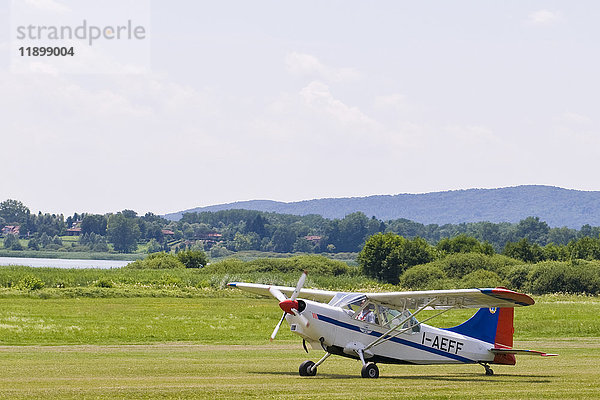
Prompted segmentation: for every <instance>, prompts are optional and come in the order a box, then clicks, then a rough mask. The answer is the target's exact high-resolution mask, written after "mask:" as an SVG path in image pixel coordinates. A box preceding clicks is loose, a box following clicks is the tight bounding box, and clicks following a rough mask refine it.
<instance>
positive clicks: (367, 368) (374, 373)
mask: <svg viewBox="0 0 600 400" xmlns="http://www.w3.org/2000/svg"><path fill="white" fill-rule="evenodd" d="M360 375H361V376H362V377H363V378H371V379H375V378H379V368H377V365H375V363H372V362H370V363H367V364H366V365H364V366H363V367H362V370H361V371H360Z"/></svg>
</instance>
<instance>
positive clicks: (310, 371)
mask: <svg viewBox="0 0 600 400" xmlns="http://www.w3.org/2000/svg"><path fill="white" fill-rule="evenodd" d="M330 355H331V353H325V355H324V356H323V358H321V359H320V360H319V361H317V362H316V363H314V362H312V361H310V360H306V361H304V362H303V363H302V364H300V368H299V372H300V376H315V375H316V374H317V367H318V366H319V365H321V364H323V362H324V361H325V360H327V358H328V357H329V356H330Z"/></svg>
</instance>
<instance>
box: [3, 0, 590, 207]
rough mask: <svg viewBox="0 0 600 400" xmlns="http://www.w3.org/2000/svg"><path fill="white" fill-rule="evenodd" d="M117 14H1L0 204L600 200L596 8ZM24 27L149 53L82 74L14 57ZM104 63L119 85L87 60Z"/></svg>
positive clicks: (86, 51)
mask: <svg viewBox="0 0 600 400" xmlns="http://www.w3.org/2000/svg"><path fill="white" fill-rule="evenodd" d="M125 3H127V2H126V1H125V0H123V1H121V2H120V3H119V4H125ZM102 4H104V6H103V7H102V9H99V8H98V2H96V3H94V2H89V1H87V2H86V1H74V0H13V1H11V0H0V27H6V29H0V154H1V156H2V164H1V165H2V166H1V168H0V201H2V200H4V199H9V198H10V199H17V200H20V201H22V202H23V203H24V204H25V205H26V206H28V207H29V208H30V209H31V210H32V212H37V211H42V212H49V213H64V214H65V215H72V213H73V212H92V213H106V212H116V211H120V210H123V209H132V210H135V211H137V212H138V214H144V213H146V212H154V213H156V214H163V213H168V212H175V211H180V210H184V209H189V208H193V207H198V206H206V205H212V204H219V203H226V202H233V201H241V200H252V199H270V200H278V201H298V200H305V199H312V198H325V197H355V196H366V195H375V194H398V193H425V192H432V191H443V190H457V189H469V188H497V187H505V186H516V185H523V184H541V185H552V186H560V187H564V188H569V189H579V190H600V179H599V178H598V171H600V124H599V122H600V121H599V118H600V117H599V115H598V109H599V108H598V105H599V96H600V79H599V75H598V71H600V52H599V51H598V48H599V46H598V41H599V40H600V24H599V23H598V21H600V3H598V2H596V1H578V2H572V1H534V0H532V1H503V2H491V1H480V0H477V1H464V0H456V1H452V2H446V1H419V2H415V1H402V0H390V1H384V0H381V1H375V2H365V1H358V0H343V1H341V0H319V1H312V0H308V1H302V2H282V1H275V0H272V1H265V0H255V1H252V2H248V1H242V0H240V1H232V0H222V1H203V0H202V1H181V0H174V1H172V0H171V1H167V0H164V1H141V2H138V3H135V4H133V6H132V7H130V9H129V10H128V11H123V9H120V8H119V6H118V5H114V6H113V5H111V3H110V2H109V3H106V2H103V3H102ZM18 7H21V9H22V8H23V7H26V8H27V7H29V8H31V9H32V10H34V11H35V12H37V13H38V14H40V15H42V16H44V18H46V20H52V19H53V18H58V16H59V15H67V14H68V13H71V15H75V16H76V17H77V18H80V17H81V16H84V17H85V18H86V19H88V20H89V21H90V23H93V22H94V21H109V22H110V23H115V24H116V23H120V22H121V21H123V20H124V18H125V19H127V18H130V19H131V20H133V21H134V22H137V21H141V22H143V23H144V27H145V28H146V30H147V37H146V38H145V40H143V41H138V42H127V43H125V41H121V42H120V43H121V44H124V45H126V47H123V48H121V50H114V51H113V50H111V48H109V46H113V43H116V41H113V42H107V41H105V43H104V44H102V43H99V44H98V45H95V46H96V47H94V46H88V45H87V44H85V43H79V44H78V45H77V50H78V57H74V58H73V59H65V58H63V59H60V60H57V62H64V63H71V64H72V65H75V63H77V62H79V63H81V65H79V66H78V67H79V68H80V69H79V70H76V71H73V70H69V69H68V68H67V69H61V68H62V67H59V68H53V67H52V66H48V65H46V67H43V64H40V63H43V62H44V60H41V61H40V60H39V59H38V60H33V61H35V63H37V64H32V63H31V62H33V61H31V59H27V58H23V57H19V56H18V55H17V43H18V42H17V41H15V40H14V37H15V35H16V31H15V26H14V25H15V20H18V17H21V15H20V14H19V15H16V14H15V13H16V11H15V10H16V9H18ZM125 9H126V7H125ZM61 13H62V14H61ZM124 13H125V14H124ZM57 21H58V20H57ZM109 22H106V23H109ZM103 23H104V22H103ZM103 46H104V47H103ZM115 46H117V45H115ZM127 46H128V47H127ZM102 48H104V49H105V50H106V49H108V50H106V51H113V54H112V56H113V58H112V59H111V62H110V68H112V69H110V71H109V68H108V67H107V65H109V63H108V62H106V63H104V61H98V60H100V58H98V57H99V56H98V57H96V58H93V57H92V55H93V54H96V53H94V52H95V51H97V49H102ZM115 49H116V47H115ZM98 51H99V50H98ZM96 55H97V54H96ZM85 57H88V58H87V59H88V61H89V60H95V61H93V62H89V63H88V64H86V61H85V60H86V59H85ZM127 57H129V58H127ZM132 57H133V58H132ZM57 59H58V57H57ZM82 59H83V61H82ZM136 62H137V64H136ZM27 63H29V64H27ZM40 65H41V66H42V67H40ZM92 67H99V68H100V70H99V71H98V70H94V68H92ZM105 67H106V68H105ZM113 67H114V68H113ZM103 69H105V70H106V71H105V72H103Z"/></svg>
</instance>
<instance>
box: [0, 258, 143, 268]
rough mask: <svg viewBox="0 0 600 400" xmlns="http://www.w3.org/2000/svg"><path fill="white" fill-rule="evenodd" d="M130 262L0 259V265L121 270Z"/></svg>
mask: <svg viewBox="0 0 600 400" xmlns="http://www.w3.org/2000/svg"><path fill="white" fill-rule="evenodd" d="M130 262H131V261H121V260H65V259H61V258H20V257H0V265H25V266H28V267H40V268H41V267H50V268H102V269H109V268H121V267H124V266H125V265H127V264H129V263H130Z"/></svg>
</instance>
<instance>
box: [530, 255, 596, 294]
mask: <svg viewBox="0 0 600 400" xmlns="http://www.w3.org/2000/svg"><path fill="white" fill-rule="evenodd" d="M528 289H529V290H530V291H531V292H532V293H535V294H542V293H553V292H554V293H555V292H566V293H587V294H594V295H595V294H598V293H600V264H598V263H594V262H586V261H581V260H579V261H573V262H556V261H549V262H544V263H540V264H537V265H535V266H534V267H533V269H532V271H531V273H530V274H529V284H528Z"/></svg>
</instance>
